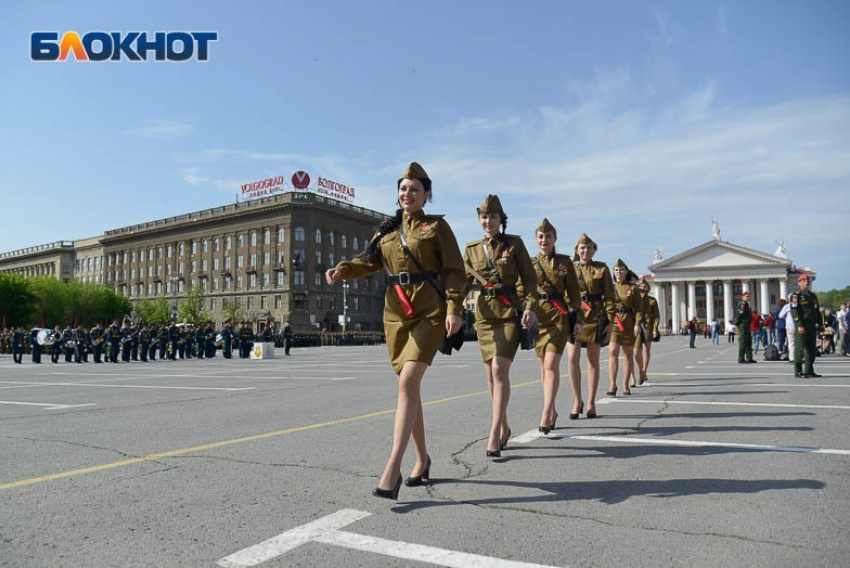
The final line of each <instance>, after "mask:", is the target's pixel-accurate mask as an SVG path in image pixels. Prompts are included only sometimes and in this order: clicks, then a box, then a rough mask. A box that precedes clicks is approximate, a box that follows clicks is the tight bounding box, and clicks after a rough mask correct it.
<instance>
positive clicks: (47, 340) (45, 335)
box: [35, 329, 56, 345]
mask: <svg viewBox="0 0 850 568" xmlns="http://www.w3.org/2000/svg"><path fill="white" fill-rule="evenodd" d="M35 340H36V341H37V342H38V344H39V345H53V344H54V343H55V342H56V339H55V337H54V336H53V332H52V331H50V330H49V329H42V330H41V331H39V332H38V334H37V335H36V336H35Z"/></svg>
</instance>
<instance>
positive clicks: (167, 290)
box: [165, 280, 171, 294]
mask: <svg viewBox="0 0 850 568" xmlns="http://www.w3.org/2000/svg"><path fill="white" fill-rule="evenodd" d="M165 293H166V294H170V293H171V280H167V281H166V282H165Z"/></svg>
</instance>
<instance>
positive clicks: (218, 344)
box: [215, 333, 224, 347]
mask: <svg viewBox="0 0 850 568" xmlns="http://www.w3.org/2000/svg"><path fill="white" fill-rule="evenodd" d="M215 346H216V347H223V346H224V336H223V335H222V334H220V333H219V334H218V335H216V336H215Z"/></svg>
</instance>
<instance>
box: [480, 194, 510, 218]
mask: <svg viewBox="0 0 850 568" xmlns="http://www.w3.org/2000/svg"><path fill="white" fill-rule="evenodd" d="M476 211H477V212H478V214H479V215H481V214H482V213H498V214H499V215H501V216H502V217H504V216H505V210H504V209H502V202H501V201H499V196H498V195H488V196H487V197H485V198H484V201H483V202H482V203H481V205H479V206H478V208H477V209H476Z"/></svg>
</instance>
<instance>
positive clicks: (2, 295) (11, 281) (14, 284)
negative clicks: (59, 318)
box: [0, 274, 35, 326]
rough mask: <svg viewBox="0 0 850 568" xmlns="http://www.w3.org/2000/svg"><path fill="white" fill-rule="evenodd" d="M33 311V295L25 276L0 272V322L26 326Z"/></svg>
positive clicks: (30, 319) (4, 324) (5, 324)
mask: <svg viewBox="0 0 850 568" xmlns="http://www.w3.org/2000/svg"><path fill="white" fill-rule="evenodd" d="M34 313H35V295H34V294H33V292H32V290H31V289H30V286H29V282H27V280H26V278H24V277H23V276H19V275H17V274H0V324H2V325H3V326H13V325H24V326H28V325H29V324H31V323H32V320H33V315H34Z"/></svg>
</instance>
